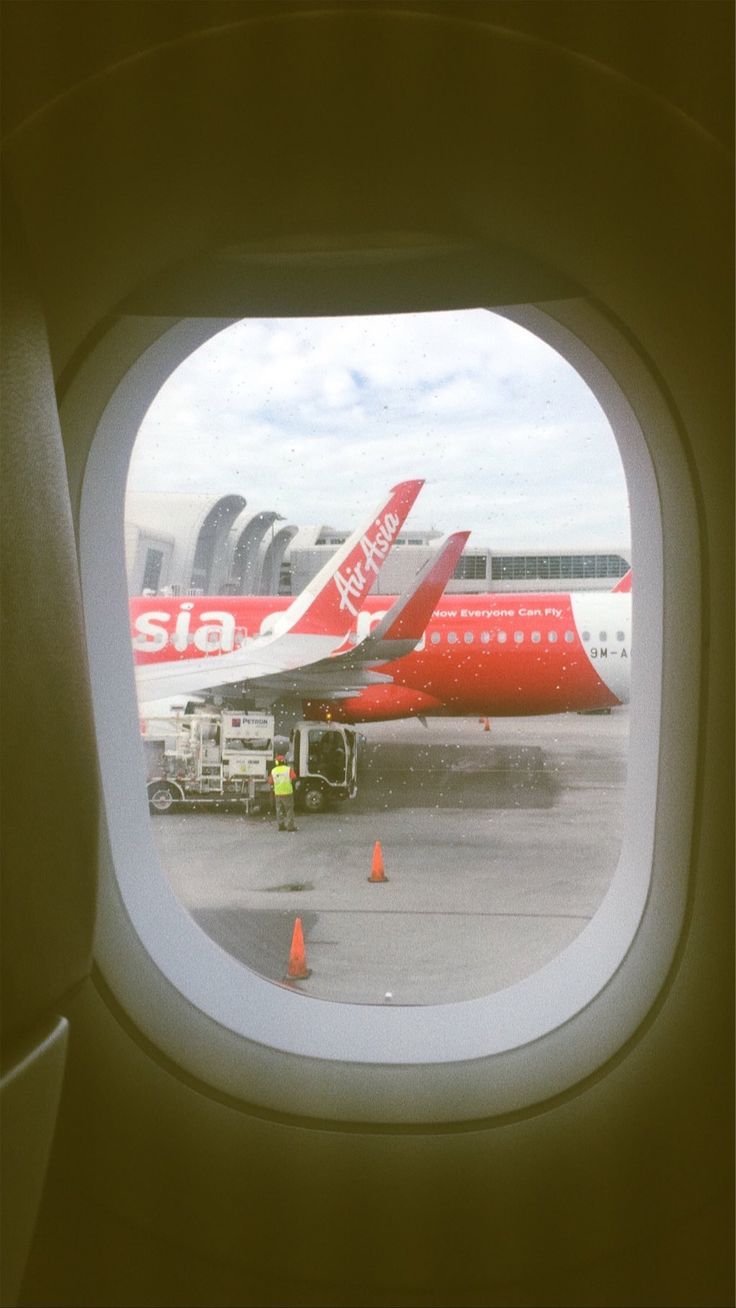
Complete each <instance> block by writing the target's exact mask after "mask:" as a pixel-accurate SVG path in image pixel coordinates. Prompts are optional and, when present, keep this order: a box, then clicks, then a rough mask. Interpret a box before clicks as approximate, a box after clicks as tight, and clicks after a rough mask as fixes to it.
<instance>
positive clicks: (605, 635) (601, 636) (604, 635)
mask: <svg viewBox="0 0 736 1308" xmlns="http://www.w3.org/2000/svg"><path fill="white" fill-rule="evenodd" d="M598 639H599V640H608V633H607V632H605V631H601V632H599V634H598Z"/></svg>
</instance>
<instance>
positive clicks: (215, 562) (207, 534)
mask: <svg viewBox="0 0 736 1308" xmlns="http://www.w3.org/2000/svg"><path fill="white" fill-rule="evenodd" d="M349 534H350V532H349V531H348V530H343V529H340V528H335V527H331V526H329V525H326V524H322V525H320V526H316V527H315V526H311V527H310V526H305V527H298V526H296V525H295V524H292V523H289V522H287V520H286V518H284V517H283V516H282V515H281V514H280V513H278V512H277V511H276V510H274V509H257V510H253V509H251V508H250V506H249V505H248V504H247V501H246V499H245V497H244V496H243V495H235V494H233V495H215V494H206V493H203V494H189V493H186V492H167V493H161V494H153V493H148V492H145V493H144V492H129V494H128V496H127V499H126V505H125V553H126V564H127V570H128V590H129V593H130V595H142V594H151V595H155V594H164V595H298V594H299V592H300V591H302V590H303V589H304V587H305V586H306V585H307V584H308V582H309V581H311V579H312V577H314V576H315V575H316V573H317V572H318V571H319V569H320V568H321V567H322V566H323V564H324V563H326V562H327V560H328V559H329V558H330V557H331V556H332V555H333V554H334V553H335V551H336V550H337V549H338V547H339V546H340V545H342V544H343V543H344V541H346V540H347V538H348V536H349ZM441 538H442V532H439V531H435V530H428V531H421V530H418V531H417V530H415V531H406V530H405V531H403V532H402V533H400V534H399V536H398V537H397V541H396V544H395V546H394V548H393V550H392V551H391V554H390V555H389V557H388V559H387V560H386V563H385V564H384V566H383V568H382V570H381V573H380V575H379V577H378V578H377V581H376V585H375V587H374V592H373V593H374V594H384V595H395V594H398V593H400V592H401V591H402V590H404V589H405V588H406V587H407V586H408V585H409V583H410V582H411V581H412V580H413V578H414V576H415V575H416V573H417V571H418V570H419V568H420V567H421V566H422V564H423V563H424V562H425V560H426V559H428V558H429V557H430V555H431V554H432V552H433V551H434V550H435V549H436V547H437V543H438V541H439V540H440V539H441ZM630 566H631V549H630V547H629V546H628V545H626V546H617V545H612V546H611V548H610V549H607V550H600V549H599V550H586V549H582V548H581V549H579V550H570V549H560V550H550V549H546V550H545V551H544V552H543V553H542V552H540V553H532V552H531V551H528V550H507V549H503V548H501V549H499V550H495V549H491V548H486V547H478V546H470V547H469V548H467V549H466V550H464V551H463V554H462V556H461V557H460V559H459V560H458V564H457V567H456V569H455V573H454V576H453V578H452V580H451V581H450V582H449V583H448V586H447V589H448V591H453V592H456V593H464V594H477V593H480V592H488V591H499V592H503V591H525V590H527V591H539V590H542V591H544V590H549V591H555V590H610V589H611V587H612V586H613V585H615V583H616V581H617V580H618V578H620V577H622V576H623V575H624V573H626V572H627V571H628V569H629V567H630Z"/></svg>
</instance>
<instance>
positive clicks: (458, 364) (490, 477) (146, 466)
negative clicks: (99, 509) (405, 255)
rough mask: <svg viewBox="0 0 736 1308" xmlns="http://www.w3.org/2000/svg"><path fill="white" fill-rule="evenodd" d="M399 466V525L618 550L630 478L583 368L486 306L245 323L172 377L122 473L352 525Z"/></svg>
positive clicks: (510, 543)
mask: <svg viewBox="0 0 736 1308" xmlns="http://www.w3.org/2000/svg"><path fill="white" fill-rule="evenodd" d="M406 477H424V478H425V479H426V483H427V484H426V485H425V487H424V489H423V490H422V493H421V495H420V496H419V499H418V501H417V504H416V506H415V508H414V509H413V511H412V514H411V517H410V518H409V520H408V525H409V526H410V527H412V526H413V527H415V528H426V527H435V528H437V529H438V530H441V531H443V532H445V531H447V532H449V531H458V530H470V531H472V533H473V534H472V537H471V541H470V544H471V545H473V544H476V545H484V546H489V547H491V548H493V549H495V550H501V549H503V548H504V547H508V548H514V549H515V548H521V549H524V548H537V547H538V548H540V549H544V548H553V547H555V546H560V547H571V546H575V547H585V546H588V547H590V548H600V547H604V546H623V545H626V544H627V543H628V541H629V516H628V502H627V496H626V484H625V480H624V475H623V469H622V466H621V459H620V456H619V454H618V450H617V447H616V443H615V441H614V438H613V434H612V432H611V428H610V426H609V424H608V421H607V420H606V418H605V416H604V414H603V412H602V410H601V408H600V406H599V405H598V403H597V401H596V400H595V399H594V397H593V395H592V393H591V391H590V390H589V389H588V387H587V386H586V384H585V383H584V382H583V381H582V380H581V379H580V378H579V377H578V375H577V373H576V372H575V371H574V370H573V369H572V368H571V367H570V365H569V364H567V363H566V362H565V361H564V360H563V359H562V358H561V357H560V356H559V355H558V354H557V353H556V352H555V351H554V350H552V349H550V347H549V346H548V345H545V344H544V343H543V342H541V341H540V340H539V339H538V338H537V337H535V336H534V335H532V334H531V333H530V332H528V331H526V330H525V329H524V328H522V327H518V326H517V325H516V324H515V323H511V322H508V321H507V320H506V319H504V318H501V317H499V316H497V315H495V314H492V313H488V312H487V311H485V310H482V309H477V310H470V311H463V312H449V313H447V312H446V313H432V314H416V315H411V314H404V315H399V316H395V317H378V316H376V317H367V318H332V319H328V318H305V319H293V318H292V319H268V320H264V319H250V320H247V321H243V322H240V323H237V324H235V325H234V326H232V327H229V328H227V329H226V330H224V331H222V332H220V333H218V335H216V336H214V337H213V338H212V339H211V340H210V341H208V342H207V343H206V344H205V345H203V346H201V347H200V349H198V350H197V351H196V352H195V353H194V354H192V355H190V357H189V358H188V359H187V360H186V361H185V362H184V363H183V364H181V366H180V367H179V368H178V369H177V370H176V371H175V372H174V373H173V374H172V376H171V377H170V378H169V380H168V382H167V383H166V385H165V386H164V387H163V388H162V389H161V391H160V392H159V394H158V396H157V398H156V400H155V401H154V403H153V404H152V405H151V408H150V409H149V411H148V413H147V415H146V418H145V420H144V422H143V424H142V426H141V429H140V433H139V436H138V440H137V442H136V446H135V450H134V454H133V460H132V463H131V470H130V478H129V486H130V487H131V488H132V489H135V490H141V491H145V490H150V491H162V490H172V491H193V490H202V491H213V492H217V493H218V494H223V493H234V492H238V493H240V494H242V495H244V496H245V498H246V500H247V502H248V506H249V507H250V508H252V509H254V510H255V509H263V508H271V509H276V510H277V511H278V512H279V513H281V514H283V515H284V517H286V518H287V519H288V520H289V521H290V522H293V523H295V524H297V525H298V526H306V525H308V524H318V523H319V524H324V523H328V524H329V525H330V526H333V527H336V528H346V529H352V528H353V527H354V526H356V525H358V523H359V521H360V519H361V518H362V517H363V516H365V515H367V514H369V513H370V512H371V511H372V510H373V509H374V508H375V507H376V506H377V504H378V503H379V502H380V500H381V498H382V496H383V494H384V492H385V491H386V490H387V489H388V488H389V487H390V486H392V485H394V483H395V482H397V481H400V480H402V479H403V478H406Z"/></svg>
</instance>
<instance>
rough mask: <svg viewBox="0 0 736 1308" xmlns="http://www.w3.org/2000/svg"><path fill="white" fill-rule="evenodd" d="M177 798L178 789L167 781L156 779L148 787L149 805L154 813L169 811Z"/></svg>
mask: <svg viewBox="0 0 736 1308" xmlns="http://www.w3.org/2000/svg"><path fill="white" fill-rule="evenodd" d="M176 799H178V795H177V793H176V791H175V790H174V788H173V786H170V785H169V784H168V782H166V781H154V782H153V784H152V785H150V786H149V787H148V807H149V809H150V811H151V812H152V813H168V811H169V809H170V808H171V805H172V804H173V803H174V801H175V800H176Z"/></svg>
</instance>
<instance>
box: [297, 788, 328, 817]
mask: <svg viewBox="0 0 736 1308" xmlns="http://www.w3.org/2000/svg"><path fill="white" fill-rule="evenodd" d="M302 804H303V806H304V811H305V813H322V812H323V811H324V809H325V808H326V807H327V797H326V795H325V792H324V790H323V789H322V787H321V786H314V785H313V786H305V788H304V790H303V792H302Z"/></svg>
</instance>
